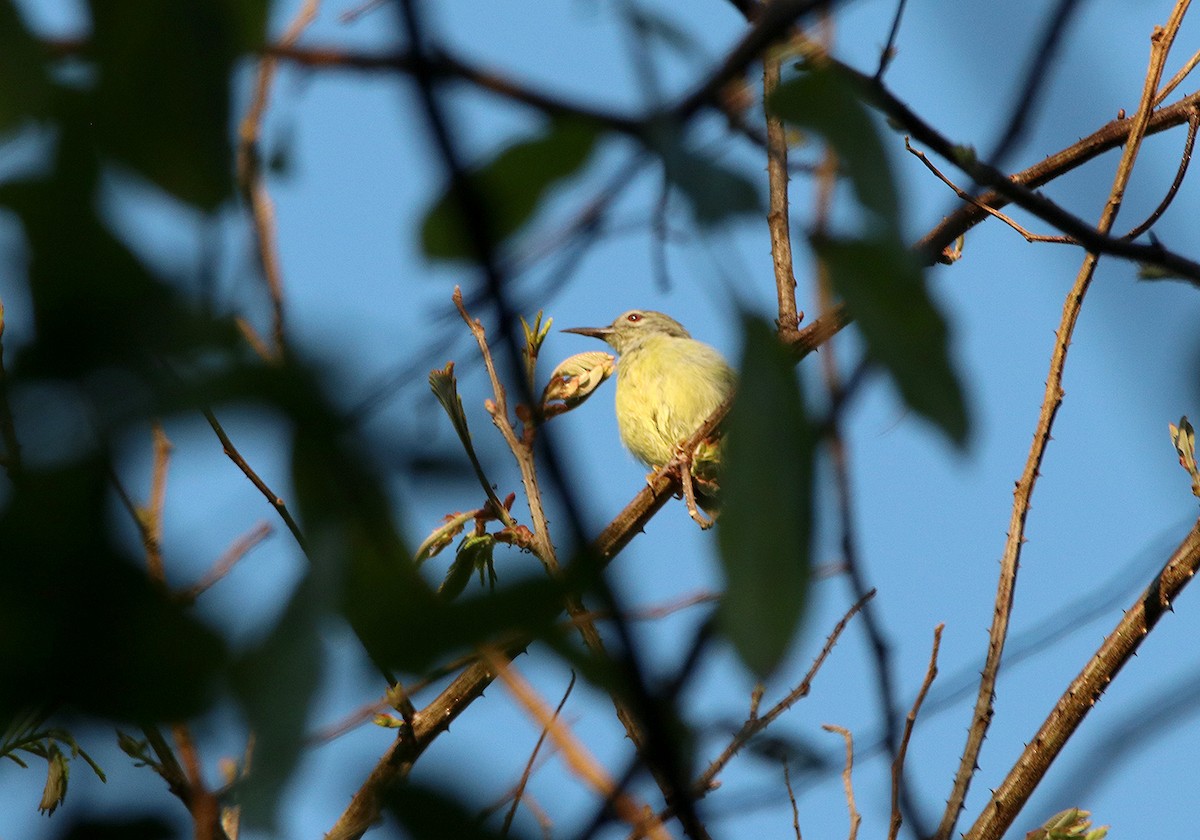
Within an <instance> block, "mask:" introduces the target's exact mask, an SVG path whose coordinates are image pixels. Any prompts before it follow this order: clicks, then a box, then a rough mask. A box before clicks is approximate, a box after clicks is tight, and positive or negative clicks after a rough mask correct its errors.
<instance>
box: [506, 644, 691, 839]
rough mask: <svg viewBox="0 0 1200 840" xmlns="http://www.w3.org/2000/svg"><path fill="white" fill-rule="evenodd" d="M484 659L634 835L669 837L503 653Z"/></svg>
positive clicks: (585, 780) (661, 826) (580, 774)
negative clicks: (610, 804) (618, 785)
mask: <svg viewBox="0 0 1200 840" xmlns="http://www.w3.org/2000/svg"><path fill="white" fill-rule="evenodd" d="M484 659H485V660H486V661H487V662H488V664H489V666H490V667H491V668H492V669H493V670H495V671H496V675H497V677H498V678H499V679H500V681H501V682H503V683H504V686H505V688H507V689H508V690H509V692H510V693H511V694H512V695H513V697H514V698H515V699H516V701H517V702H518V703H519V704H520V705H521V706H522V707H523V708H524V709H525V711H526V712H527V713H528V714H529V716H530V717H531V718H533V719H534V720H535V721H536V722H537V723H538V724H539V725H540V726H542V727H543V728H544V729H545V730H546V731H547V732H548V733H549V735H550V738H551V739H552V740H553V741H554V743H555V745H556V746H557V747H558V750H559V752H560V753H561V754H562V756H563V759H564V761H565V762H566V765H567V767H568V768H569V769H570V770H571V772H572V773H574V774H575V776H576V777H577V778H579V779H580V781H582V782H583V783H584V784H586V785H587V786H588V787H589V788H591V789H592V790H593V791H595V792H596V793H597V794H599V795H600V796H602V797H604V798H605V799H606V800H608V801H610V802H611V803H612V806H613V810H614V812H615V813H616V814H617V816H618V817H620V818H621V819H622V820H624V821H625V822H626V823H628V824H629V826H630V827H631V828H633V829H634V831H635V836H638V837H642V836H645V837H652V838H657V840H669V838H670V835H669V834H668V833H667V830H666V829H665V828H664V827H663V824H662V822H660V821H659V819H658V818H657V817H656V816H655V815H654V813H653V811H651V810H650V809H649V808H648V807H647V806H646V805H645V804H644V803H641V802H639V801H637V799H635V798H634V797H633V795H632V794H629V793H626V792H622V791H620V790H618V789H617V786H616V785H615V784H614V783H613V780H612V778H611V777H610V776H609V775H608V773H607V772H606V771H605V770H604V768H603V767H602V766H601V765H600V763H599V762H597V761H596V759H595V758H594V757H593V756H592V754H591V753H590V752H588V750H587V748H586V747H584V745H583V744H581V743H580V742H579V740H578V739H577V738H576V737H575V735H574V734H573V733H572V732H571V730H570V729H568V728H567V727H566V725H565V724H563V722H562V721H561V720H559V719H558V718H557V716H555V715H553V714H551V712H550V708H549V707H548V706H547V705H546V704H545V703H544V702H543V701H542V699H541V698H540V697H538V695H537V693H536V692H535V691H534V690H533V687H532V686H530V685H529V683H528V682H526V681H525V679H524V678H523V677H521V676H520V675H519V674H517V673H516V671H515V670H514V669H513V668H511V667H510V666H509V663H508V661H507V659H506V658H505V657H503V656H502V655H500V654H497V653H496V652H494V651H485V652H484Z"/></svg>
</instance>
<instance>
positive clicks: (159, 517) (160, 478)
mask: <svg viewBox="0 0 1200 840" xmlns="http://www.w3.org/2000/svg"><path fill="white" fill-rule="evenodd" d="M151 435H152V437H153V440H154V471H153V473H152V475H151V479H150V499H149V501H148V503H147V504H146V507H145V508H144V509H143V510H144V514H143V515H144V516H145V518H146V523H145V526H146V527H145V531H144V532H143V538H144V539H143V542H144V543H145V547H146V567H147V569H148V570H149V574H150V579H151V580H152V581H154V582H155V583H157V584H158V585H159V586H166V585H167V576H166V571H165V569H164V568H163V557H162V532H163V507H164V506H165V504H166V500H167V469H168V467H169V466H170V463H171V441H170V440H169V439H168V438H167V433H166V432H164V431H163V427H162V423H160V422H158V421H157V420H156V421H154V424H153V426H152V427H151Z"/></svg>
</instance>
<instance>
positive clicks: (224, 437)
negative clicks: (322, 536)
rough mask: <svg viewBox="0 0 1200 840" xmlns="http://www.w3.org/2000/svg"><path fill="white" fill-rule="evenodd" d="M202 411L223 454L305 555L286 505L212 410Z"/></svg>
mask: <svg viewBox="0 0 1200 840" xmlns="http://www.w3.org/2000/svg"><path fill="white" fill-rule="evenodd" d="M202 411H203V413H204V419H205V420H207V421H208V425H209V426H211V427H212V430H213V432H215V433H216V435H217V440H219V441H221V447H222V448H223V449H224V451H225V454H226V455H227V456H228V457H229V460H231V461H233V463H234V464H236V465H237V468H238V469H240V470H241V471H242V474H243V475H244V476H246V478H248V479H250V483H251V484H253V485H254V486H255V487H257V488H258V492H260V493H262V494H263V496H265V497H266V499H267V501H268V502H269V503H270V505H271V507H273V508H275V512H276V513H278V514H279V518H280V519H282V520H283V524H284V525H286V526H287V529H288V530H289V531H291V532H292V536H293V537H295V539H296V543H297V544H298V545H299V546H300V550H301V551H303V552H304V553H305V554H307V553H308V546H307V544H306V543H305V541H304V534H302V533H301V532H300V526H299V525H297V524H296V520H295V519H293V518H292V514H291V512H290V511H289V510H288V508H287V503H286V502H284V501H283V498H282V497H281V496H279V495H277V494H276V493H275V491H273V490H272V489H271V488H270V487H268V486H267V483H266V482H265V481H263V480H262V479H261V478H259V475H258V473H256V472H255V471H254V469H253V468H252V467H251V466H250V464H248V463H247V462H246V459H245V458H243V457H242V453H240V452H238V449H237V447H236V446H234V445H233V441H232V440H230V439H229V435H228V434H226V432H225V428H224V427H223V426H222V425H221V423H220V422H219V421H218V420H217V416H216V415H215V414H213V412H212V409H210V408H204V409H202Z"/></svg>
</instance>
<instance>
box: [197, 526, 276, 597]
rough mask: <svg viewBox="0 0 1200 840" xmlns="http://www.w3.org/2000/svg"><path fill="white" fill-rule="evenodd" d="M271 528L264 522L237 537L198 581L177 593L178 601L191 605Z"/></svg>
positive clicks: (265, 536) (263, 537)
mask: <svg viewBox="0 0 1200 840" xmlns="http://www.w3.org/2000/svg"><path fill="white" fill-rule="evenodd" d="M272 530H273V529H272V528H271V526H270V524H268V523H266V522H260V523H259V524H258V525H256V526H255V527H254V528H253V529H252V530H250V531H249V532H248V533H246V534H245V535H243V536H241V537H239V538H238V539H237V541H236V542H234V544H233V545H231V546H230V547H229V548H228V549H227V550H226V551H225V553H224V554H222V555H221V557H220V559H218V560H217V562H216V563H215V564H214V565H213V567H212V568H211V569H210V570H209V571H208V572H207V573H206V574H205V575H204V577H202V578H201V579H200V580H199V581H197V582H196V583H194V584H192V585H191V586H189V587H188V588H187V589H185V590H183V591H182V592H180V593H179V598H180V600H182V601H184V602H185V603H189V604H190V603H193V602H195V600H196V599H197V598H199V597H200V596H201V595H203V594H204V593H205V592H207V591H208V590H209V589H211V588H212V587H213V585H214V584H216V583H217V582H218V581H220V580H221V579H222V578H223V577H225V575H227V574H229V572H230V571H232V570H233V567H234V566H236V565H237V563H238V561H240V560H241V559H242V558H243V557H245V556H246V555H247V554H248V553H249V552H250V550H251V549H253V548H254V547H255V546H257V545H258V544H259V543H261V542H262V541H263V540H265V539H266V538H267V537H269V536H270V535H271V532H272Z"/></svg>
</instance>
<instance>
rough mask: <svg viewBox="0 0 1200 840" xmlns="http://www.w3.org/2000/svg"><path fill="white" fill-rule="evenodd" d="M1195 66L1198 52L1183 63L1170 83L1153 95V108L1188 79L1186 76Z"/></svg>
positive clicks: (1199, 51)
mask: <svg viewBox="0 0 1200 840" xmlns="http://www.w3.org/2000/svg"><path fill="white" fill-rule="evenodd" d="M1197 64H1200V50H1197V51H1196V52H1194V53H1192V57H1191V58H1189V59H1188V60H1187V61H1185V62H1184V64H1183V66H1182V67H1180V68H1179V72H1178V73H1176V74H1175V75H1174V76H1172V77H1171V81H1169V82H1167V83H1166V84H1165V85H1163V86H1162V89H1161V90H1160V91H1159V92H1158V94H1157V95H1155V97H1154V107H1155V108H1157V107H1158V106H1159V105H1161V104H1162V103H1163V100H1164V99H1166V98H1167V97H1168V96H1170V95H1171V91H1173V90H1175V88H1177V87H1179V85H1180V84H1182V83H1183V80H1184V79H1186V78H1187V77H1188V74H1189V73H1191V72H1192V71H1193V70H1195V69H1196V65H1197Z"/></svg>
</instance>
